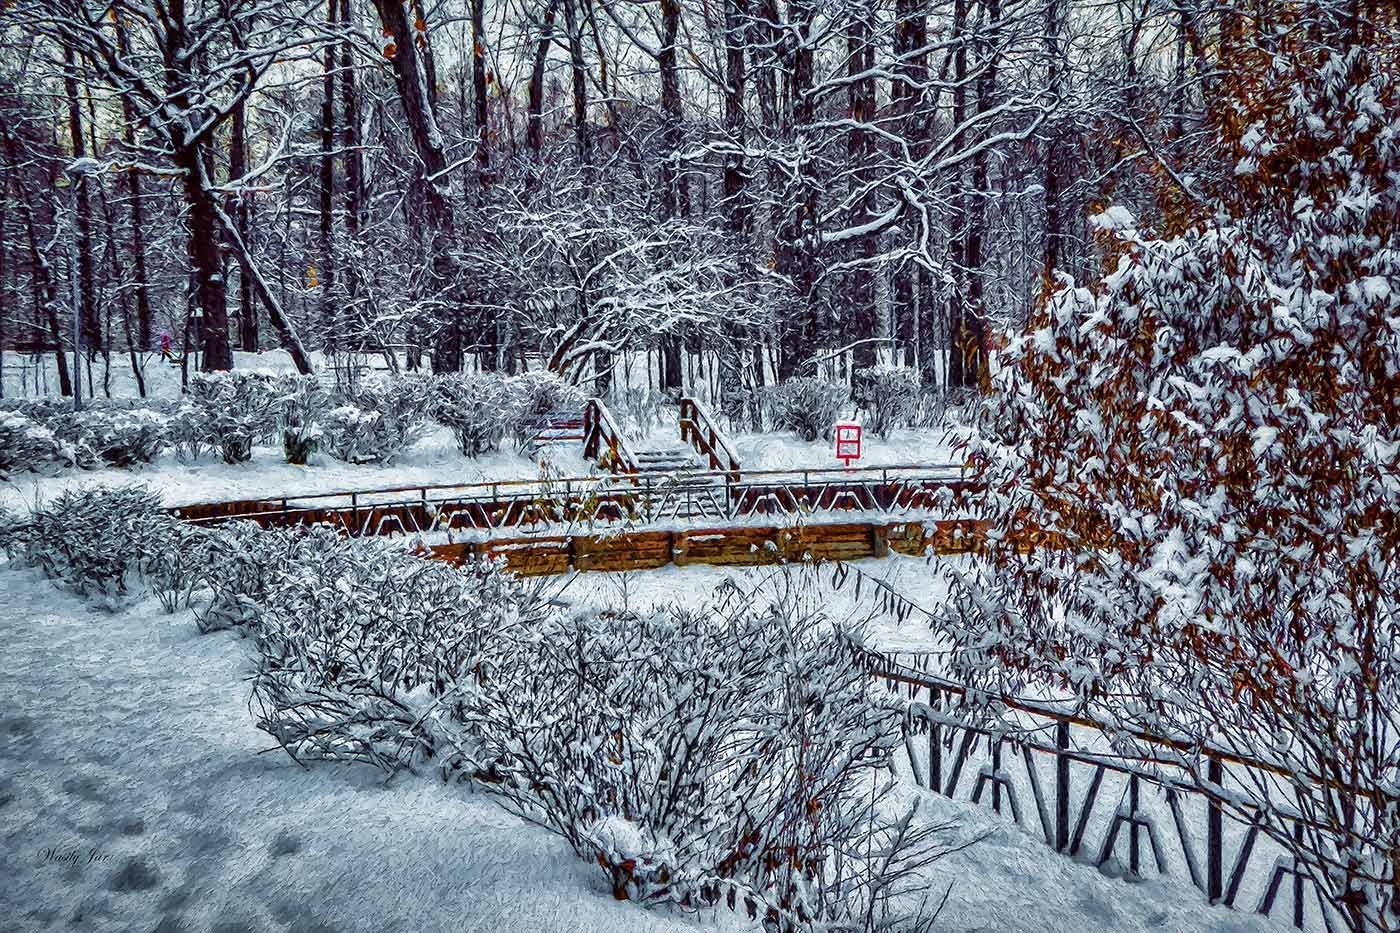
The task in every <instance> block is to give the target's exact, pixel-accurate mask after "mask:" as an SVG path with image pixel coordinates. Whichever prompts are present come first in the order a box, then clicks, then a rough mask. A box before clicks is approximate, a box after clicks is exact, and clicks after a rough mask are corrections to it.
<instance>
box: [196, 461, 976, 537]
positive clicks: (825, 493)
mask: <svg viewBox="0 0 1400 933" xmlns="http://www.w3.org/2000/svg"><path fill="white" fill-rule="evenodd" d="M965 487H966V482H965V480H964V479H963V472H962V468H961V467H959V466H957V465H953V464H938V465H900V466H882V467H867V468H863V469H851V470H842V469H818V470H750V471H746V472H745V474H744V479H743V481H742V482H734V481H733V478H732V475H731V474H730V473H729V472H728V471H723V472H713V471H705V472H698V473H686V474H650V473H638V474H624V475H603V476H585V477H566V478H560V479H531V480H500V481H496V482H481V483H467V484H461V483H455V484H438V485H416V486H393V487H383V488H379V489H364V490H347V491H340V492H325V493H308V494H306V495H286V496H279V497H276V498H270V499H252V500H241V501H234V502H223V503H206V504H194V505H185V506H179V507H176V508H174V509H172V512H173V513H174V514H175V515H177V516H179V517H181V518H185V519H187V520H189V521H194V522H217V521H224V520H228V519H233V518H246V519H252V520H254V521H257V522H259V523H260V524H263V525H291V524H313V523H317V522H335V523H338V524H340V525H342V526H343V527H346V528H347V529H348V530H350V531H351V532H352V533H356V534H394V533H419V532H429V531H436V530H454V529H480V530H488V531H489V530H494V529H498V528H505V527H520V526H531V525H540V524H578V523H581V522H583V523H589V524H594V525H608V524H621V523H638V522H655V521H664V520H671V519H687V518H699V519H706V520H721V521H733V520H739V519H745V518H750V517H754V516H760V515H779V514H800V513H804V512H813V511H839V512H855V511H863V512H868V513H872V514H874V515H877V516H882V515H893V516H898V515H904V514H909V513H915V512H921V511H927V510H928V509H930V508H934V507H936V505H937V504H938V500H939V497H940V496H941V494H942V493H941V491H942V490H944V489H957V488H965Z"/></svg>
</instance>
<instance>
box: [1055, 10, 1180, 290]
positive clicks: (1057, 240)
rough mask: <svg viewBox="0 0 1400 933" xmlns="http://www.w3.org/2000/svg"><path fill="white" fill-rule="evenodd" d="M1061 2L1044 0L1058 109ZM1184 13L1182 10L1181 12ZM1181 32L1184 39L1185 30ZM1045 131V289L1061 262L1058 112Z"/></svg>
mask: <svg viewBox="0 0 1400 933" xmlns="http://www.w3.org/2000/svg"><path fill="white" fill-rule="evenodd" d="M1061 2H1062V0H1046V3H1045V62H1046V78H1045V83H1046V87H1047V88H1048V90H1049V91H1050V93H1051V95H1052V96H1053V97H1054V106H1055V108H1056V109H1057V110H1063V106H1064V105H1063V98H1064V74H1065V70H1066V67H1067V62H1066V61H1065V60H1064V51H1063V49H1062V48H1061V45H1060V30H1061V25H1062V19H1063V18H1062V16H1061V9H1060V4H1061ZM1185 15H1186V14H1185V13H1184V12H1183V13H1182V16H1183V17H1184V16H1185ZM1182 36H1183V41H1184V37H1185V31H1184V30H1183V32H1182ZM1183 55H1184V52H1183ZM1048 135H1049V140H1048V144H1047V145H1046V147H1045V165H1044V176H1045V181H1044V192H1045V243H1044V251H1043V252H1044V260H1043V262H1042V267H1043V269H1044V275H1045V288H1046V290H1047V291H1048V290H1049V289H1050V288H1052V287H1053V286H1054V275H1055V270H1056V269H1057V268H1059V265H1060V246H1061V241H1062V240H1063V238H1064V230H1063V221H1062V219H1061V204H1060V197H1061V195H1060V189H1061V179H1060V169H1061V165H1060V162H1061V160H1062V156H1061V154H1060V151H1061V139H1060V137H1061V119H1060V117H1059V116H1058V114H1057V115H1056V116H1055V117H1054V118H1052V120H1051V123H1050V126H1049V134H1048Z"/></svg>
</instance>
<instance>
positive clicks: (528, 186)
mask: <svg viewBox="0 0 1400 933" xmlns="http://www.w3.org/2000/svg"><path fill="white" fill-rule="evenodd" d="M557 7H558V0H549V6H548V7H546V8H545V11H544V22H543V23H542V24H541V26H540V38H539V41H538V42H536V43H535V58H534V62H533V63H532V64H531V66H530V87H529V95H528V97H529V99H528V101H527V102H526V105H525V106H526V117H525V145H526V147H527V148H528V149H529V150H530V166H529V169H528V173H527V175H526V178H525V190H526V193H527V194H528V193H530V192H532V191H534V189H535V188H536V187H537V186H538V185H539V181H540V170H541V167H542V164H543V161H544V155H543V149H544V70H545V65H546V64H547V62H548V59H549V48H550V46H551V45H552V44H553V37H554V11H555V9H556V8H557Z"/></svg>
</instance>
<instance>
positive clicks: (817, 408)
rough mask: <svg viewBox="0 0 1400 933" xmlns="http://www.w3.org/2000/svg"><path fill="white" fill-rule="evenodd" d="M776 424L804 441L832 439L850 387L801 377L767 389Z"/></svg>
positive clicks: (769, 405) (809, 377)
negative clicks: (847, 389) (832, 431)
mask: <svg viewBox="0 0 1400 933" xmlns="http://www.w3.org/2000/svg"><path fill="white" fill-rule="evenodd" d="M766 394H767V401H768V407H769V411H770V418H771V419H772V422H773V424H774V425H776V426H777V427H779V428H786V429H788V430H791V431H796V432H797V436H798V437H800V438H802V439H803V440H804V441H815V440H818V439H819V438H825V437H830V436H831V430H832V426H833V425H835V423H836V420H837V419H838V418H840V417H841V411H842V409H843V408H845V406H846V403H847V401H848V399H849V395H848V393H847V392H846V387H845V386H843V385H841V384H840V383H836V382H828V381H826V380H825V379H822V378H820V377H818V376H799V377H795V378H793V379H789V380H787V381H786V382H781V383H779V384H778V385H775V386H773V387H772V388H770V389H768V390H767V393H766Z"/></svg>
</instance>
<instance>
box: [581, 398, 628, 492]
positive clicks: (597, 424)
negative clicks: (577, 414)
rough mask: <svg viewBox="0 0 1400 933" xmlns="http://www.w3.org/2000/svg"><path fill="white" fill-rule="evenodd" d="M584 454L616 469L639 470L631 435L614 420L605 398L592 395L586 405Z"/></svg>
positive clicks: (600, 463) (624, 470)
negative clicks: (628, 437) (629, 440)
mask: <svg viewBox="0 0 1400 933" xmlns="http://www.w3.org/2000/svg"><path fill="white" fill-rule="evenodd" d="M583 455H584V457H585V458H587V459H589V460H595V461H597V462H598V464H599V465H600V466H604V467H606V468H607V469H608V470H609V471H611V472H613V473H628V474H630V473H639V472H641V467H640V466H639V465H638V463H637V456H636V454H634V453H633V452H632V449H631V448H630V447H629V446H628V445H627V437H626V435H624V434H623V433H622V430H621V429H620V428H618V426H617V422H616V421H614V420H613V416H612V412H610V411H608V406H607V405H606V404H604V403H603V400H602V399H598V398H591V399H589V400H588V401H587V402H585V403H584V406H583Z"/></svg>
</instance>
